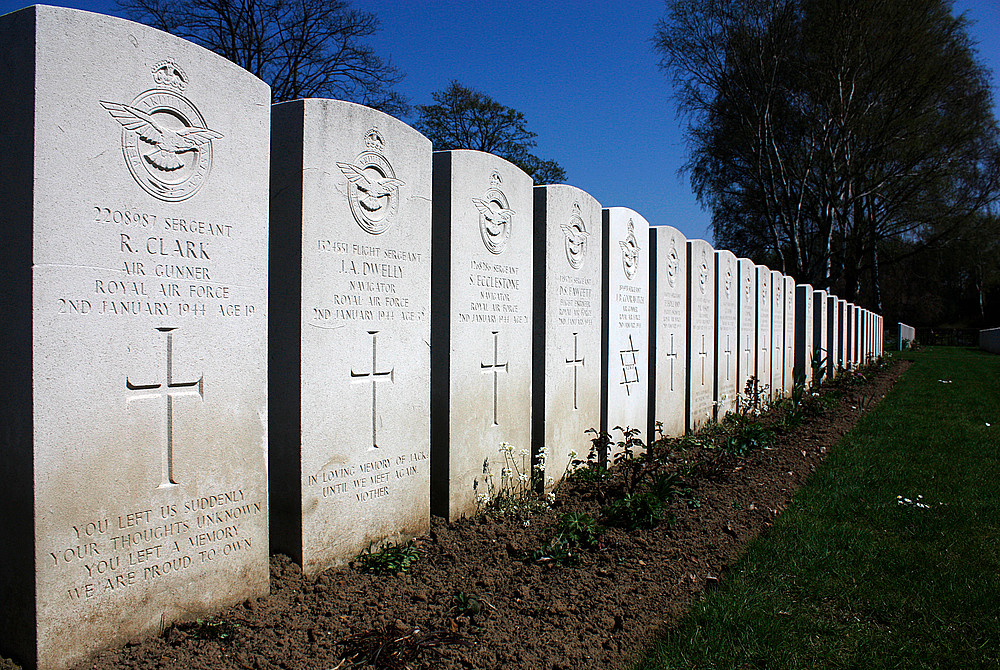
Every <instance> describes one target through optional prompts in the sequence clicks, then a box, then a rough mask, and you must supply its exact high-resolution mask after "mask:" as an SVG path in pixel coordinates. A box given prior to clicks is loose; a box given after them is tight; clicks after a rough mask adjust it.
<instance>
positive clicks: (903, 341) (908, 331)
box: [896, 321, 917, 351]
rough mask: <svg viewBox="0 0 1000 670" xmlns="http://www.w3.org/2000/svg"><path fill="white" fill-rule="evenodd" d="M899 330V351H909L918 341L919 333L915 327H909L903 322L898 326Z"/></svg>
mask: <svg viewBox="0 0 1000 670" xmlns="http://www.w3.org/2000/svg"><path fill="white" fill-rule="evenodd" d="M896 327H897V329H898V338H899V350H900V351H903V350H904V349H909V348H910V346H911V345H912V344H913V342H914V341H915V340H916V339H917V331H916V329H915V328H914V327H913V326H908V325H906V324H905V323H903V322H902V321H900V322H898V323H897V324H896Z"/></svg>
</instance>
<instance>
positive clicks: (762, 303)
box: [754, 265, 772, 399]
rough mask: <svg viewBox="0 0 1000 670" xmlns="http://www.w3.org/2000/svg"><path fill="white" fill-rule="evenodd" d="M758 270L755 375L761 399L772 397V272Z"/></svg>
mask: <svg viewBox="0 0 1000 670" xmlns="http://www.w3.org/2000/svg"><path fill="white" fill-rule="evenodd" d="M755 269H756V270H757V344H756V346H755V347H754V354H755V356H756V363H755V370H756V372H755V374H756V377H757V392H758V393H759V394H762V395H761V396H760V397H761V398H765V399H766V398H770V397H771V332H772V331H771V270H770V268H768V267H767V266H766V265H758V266H756V268H755Z"/></svg>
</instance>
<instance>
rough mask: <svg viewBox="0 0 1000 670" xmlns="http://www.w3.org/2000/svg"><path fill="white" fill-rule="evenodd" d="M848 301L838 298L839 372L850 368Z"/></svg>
mask: <svg viewBox="0 0 1000 670" xmlns="http://www.w3.org/2000/svg"><path fill="white" fill-rule="evenodd" d="M847 312H848V310H847V301H846V300H844V299H843V298H837V321H836V325H837V370H838V372H839V371H841V370H847V369H848V368H849V367H850V357H849V354H850V348H849V347H850V342H849V340H848V329H847Z"/></svg>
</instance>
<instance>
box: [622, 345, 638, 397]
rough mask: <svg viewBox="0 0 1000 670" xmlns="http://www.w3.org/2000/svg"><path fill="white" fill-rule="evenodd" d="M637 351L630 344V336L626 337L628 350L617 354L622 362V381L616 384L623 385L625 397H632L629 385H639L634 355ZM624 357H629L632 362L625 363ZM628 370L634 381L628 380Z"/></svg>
mask: <svg viewBox="0 0 1000 670" xmlns="http://www.w3.org/2000/svg"><path fill="white" fill-rule="evenodd" d="M638 351H639V350H638V349H636V348H635V345H634V344H632V336H631V335H629V336H628V349H622V350H621V352H619V353H620V355H621V361H622V381H620V382H618V383H619V384H624V385H625V395H632V392H631V391H630V387H629V384H638V383H639V365H638V364H637V363H636V360H635V355H636V353H638ZM626 357H631V359H632V361H631V362H627V361H626V360H625V359H626ZM629 370H631V371H632V373H633V374H634V375H635V379H630V378H629Z"/></svg>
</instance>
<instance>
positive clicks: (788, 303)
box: [781, 275, 796, 394]
mask: <svg viewBox="0 0 1000 670" xmlns="http://www.w3.org/2000/svg"><path fill="white" fill-rule="evenodd" d="M782 281H784V282H785V316H784V324H785V346H784V349H783V350H782V352H781V356H782V362H783V364H784V373H783V376H782V379H783V380H784V389H785V393H786V394H791V392H792V388H793V387H794V386H795V375H794V371H795V323H796V317H795V280H794V279H792V278H791V277H789V276H787V275H786V276H784V277H783V278H782Z"/></svg>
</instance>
